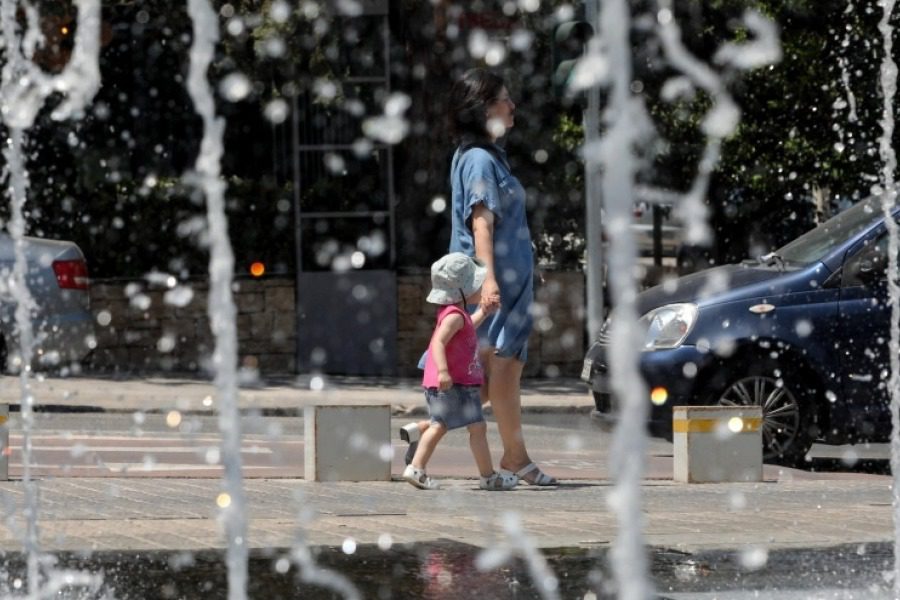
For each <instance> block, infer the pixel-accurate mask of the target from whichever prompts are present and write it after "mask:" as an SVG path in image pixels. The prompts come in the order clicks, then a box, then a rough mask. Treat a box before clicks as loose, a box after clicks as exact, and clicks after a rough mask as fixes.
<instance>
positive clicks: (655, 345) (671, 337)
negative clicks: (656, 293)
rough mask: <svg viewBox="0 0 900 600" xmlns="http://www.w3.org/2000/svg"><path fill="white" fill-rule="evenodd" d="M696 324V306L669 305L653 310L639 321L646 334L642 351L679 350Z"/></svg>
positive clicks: (686, 304)
mask: <svg viewBox="0 0 900 600" xmlns="http://www.w3.org/2000/svg"><path fill="white" fill-rule="evenodd" d="M696 322H697V305H696V304H688V303H685V304H667V305H665V306H660V307H659V308H656V309H653V310H651V311H650V312H648V313H647V314H645V315H644V316H643V317H641V319H640V321H638V323H639V324H640V327H641V330H642V331H644V332H645V333H644V343H643V346H642V350H644V351H645V352H648V351H651V350H663V349H666V348H678V347H679V346H681V344H682V343H684V339H685V338H686V337H687V336H688V334H689V333H690V332H691V329H693V327H694V323H696Z"/></svg>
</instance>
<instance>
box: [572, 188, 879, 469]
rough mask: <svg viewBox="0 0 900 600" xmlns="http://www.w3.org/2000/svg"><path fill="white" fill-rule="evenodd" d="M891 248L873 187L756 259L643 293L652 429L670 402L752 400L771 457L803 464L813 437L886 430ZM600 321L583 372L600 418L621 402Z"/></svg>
mask: <svg viewBox="0 0 900 600" xmlns="http://www.w3.org/2000/svg"><path fill="white" fill-rule="evenodd" d="M887 248H888V235H887V231H886V227H885V220H884V214H883V212H882V209H881V201H880V198H878V197H874V198H870V199H868V200H864V201H861V202H859V203H858V204H856V205H854V206H853V207H852V208H850V209H848V210H846V211H844V212H842V213H840V214H839V215H837V216H835V217H834V218H832V219H830V220H829V221H827V222H826V223H824V224H822V225H820V226H819V227H816V228H815V229H813V230H812V231H809V232H808V233H806V234H804V235H802V236H800V237H799V238H797V239H796V240H794V241H793V242H791V243H789V244H787V245H786V246H784V247H782V248H780V249H778V250H777V251H775V252H773V253H771V254H768V255H766V256H763V257H760V259H759V260H752V261H751V260H748V261H744V262H743V263H741V264H734V265H725V266H721V267H716V268H712V269H708V270H706V271H702V272H700V273H695V274H693V275H688V276H686V277H682V278H679V279H676V280H674V281H670V282H668V283H664V284H662V285H659V286H656V287H654V288H651V289H649V290H646V291H644V292H643V293H641V294H640V295H639V296H638V298H637V303H638V311H639V314H642V315H643V317H642V318H641V321H640V323H641V325H642V331H644V332H645V334H644V340H643V348H642V352H641V355H640V370H641V373H642V375H643V377H644V379H645V381H646V383H647V386H648V390H650V391H651V394H650V395H651V398H652V399H648V402H651V406H652V409H651V423H650V425H651V428H652V429H653V430H656V431H657V432H661V433H663V434H668V435H671V420H672V407H673V406H679V405H716V404H718V405H747V404H756V405H761V406H762V407H763V416H764V423H763V444H764V448H763V452H764V458H765V460H767V461H770V462H781V463H783V464H798V463H801V462H802V461H803V460H804V457H805V456H806V453H807V451H808V450H809V447H810V445H811V444H812V443H813V442H814V441H817V440H818V441H823V442H825V443H856V442H859V441H885V440H888V439H889V438H890V430H891V418H890V407H889V394H888V389H887V384H888V381H889V378H890V352H889V341H890V331H889V327H890V313H891V307H890V300H889V292H888V286H887V273H886V268H887ZM608 326H609V321H607V323H606V324H605V325H604V327H603V330H602V331H601V334H600V337H599V339H597V340H596V341H595V342H594V343H593V345H592V346H591V348H590V349H589V350H588V353H587V356H586V357H585V363H584V369H583V371H582V378H583V379H585V380H586V381H588V382H589V383H590V384H591V388H592V390H593V393H594V401H595V403H596V409H597V410H596V412H595V413H594V416H595V418H599V419H600V420H602V421H614V420H615V419H616V412H617V409H616V398H615V397H614V396H611V395H610V386H609V373H608V371H607V361H606V355H607V352H608V350H609V340H608V337H607V328H608Z"/></svg>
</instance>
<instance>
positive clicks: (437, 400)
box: [400, 252, 518, 490]
mask: <svg viewBox="0 0 900 600" xmlns="http://www.w3.org/2000/svg"><path fill="white" fill-rule="evenodd" d="M486 275H487V268H486V267H485V266H484V264H483V263H482V262H480V261H478V260H477V259H474V258H470V257H468V256H466V255H465V254H462V253H460V252H454V253H452V254H448V255H447V256H445V257H443V258H441V259H440V260H438V261H437V262H436V263H434V264H433V265H432V266H431V288H432V289H431V292H429V294H428V297H427V298H426V300H427V301H428V302H431V303H432V304H438V305H440V308H439V309H438V311H437V323H436V325H435V329H434V333H432V336H431V343H430V344H429V346H428V352H427V355H426V357H425V375H424V376H423V378H422V387H423V388H425V400H426V401H427V403H428V414H429V416H430V418H431V421H430V423H429V425H428V427H427V429H425V431H424V432H423V433H422V434H421V438H419V439H418V440H417V441H418V444H417V445H416V449H415V452H414V454H413V456H412V458H411V460H410V462H409V464H408V465H407V466H406V469H405V470H404V471H403V479H405V480H406V481H408V482H409V483H410V484H412V485H414V486H416V487H418V488H421V489H425V490H434V489H437V488H438V487H439V486H438V484H437V482H435V481H434V480H433V479H432V478H431V477H429V476H428V475H427V474H426V473H425V467H426V465H427V464H428V460H429V459H430V458H431V454H432V453H433V452H434V449H435V447H436V446H437V444H438V442H439V441H440V440H441V438H442V437H444V434H445V433H447V431H450V430H451V429H458V428H460V427H466V428H467V429H468V430H469V446H470V448H471V449H472V456H474V458H475V463H476V464H477V465H478V471H479V473H480V474H481V481H480V484H479V485H480V487H481V489H484V490H509V489H512V488H514V487H515V486H516V484H517V483H518V480H517V478H516V477H515V476H511V477H510V476H503V475H501V474H499V473H497V472H495V471H494V467H493V464H492V462H491V453H490V449H489V448H488V442H487V423H485V421H484V415H483V414H482V412H481V394H480V388H481V383H482V381H483V379H484V373H483V372H482V370H481V364H480V363H479V362H478V339H477V336H476V334H475V328H476V327H477V326H478V324H479V323H481V321H482V320H484V318H485V316H486V313H485V312H484V309H483V308H478V310H476V311H475V313H474V314H473V315H471V316H469V314H468V313H467V312H466V303H467V302H468V303H469V304H477V303H478V302H479V301H480V300H481V284H482V283H483V282H484V279H485V277H486ZM493 310H496V309H493ZM419 431H420V430H419V428H418V426H417V425H416V424H414V423H413V424H411V425H408V426H406V427H404V428H403V429H401V432H400V435H401V437H402V438H403V439H404V440H406V441H413V440H412V439H410V435H414V436H415V437H417V438H418V434H419Z"/></svg>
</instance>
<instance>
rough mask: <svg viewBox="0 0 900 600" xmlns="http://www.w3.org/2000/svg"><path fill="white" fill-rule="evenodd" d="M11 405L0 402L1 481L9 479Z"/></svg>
mask: <svg viewBox="0 0 900 600" xmlns="http://www.w3.org/2000/svg"><path fill="white" fill-rule="evenodd" d="M11 454H12V448H10V447H9V405H8V404H0V481H9V456H10V455H11Z"/></svg>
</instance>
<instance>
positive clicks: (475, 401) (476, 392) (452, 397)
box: [425, 385, 484, 430]
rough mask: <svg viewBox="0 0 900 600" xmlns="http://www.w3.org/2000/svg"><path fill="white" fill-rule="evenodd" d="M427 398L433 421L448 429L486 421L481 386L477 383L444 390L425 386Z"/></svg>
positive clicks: (429, 412)
mask: <svg viewBox="0 0 900 600" xmlns="http://www.w3.org/2000/svg"><path fill="white" fill-rule="evenodd" d="M425 400H426V401H427V402H428V414H429V415H430V416H431V420H432V422H437V423H440V424H441V425H443V426H444V427H446V428H447V429H448V430H449V429H459V428H460V427H466V426H467V425H472V424H473V423H481V422H482V421H484V414H482V412H481V388H480V387H479V386H477V385H454V386H453V387H451V388H450V389H449V390H447V391H443V392H442V391H440V390H438V389H437V388H425Z"/></svg>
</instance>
